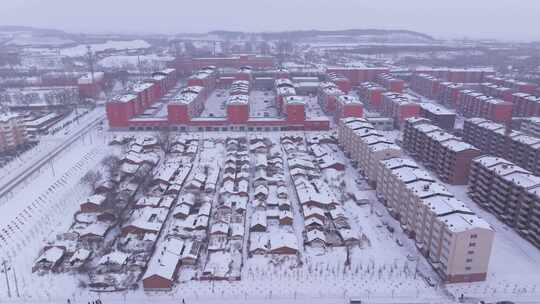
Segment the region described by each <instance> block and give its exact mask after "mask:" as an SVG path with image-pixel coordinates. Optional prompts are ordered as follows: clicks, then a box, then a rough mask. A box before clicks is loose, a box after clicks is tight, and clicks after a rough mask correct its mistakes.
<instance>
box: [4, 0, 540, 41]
mask: <svg viewBox="0 0 540 304" xmlns="http://www.w3.org/2000/svg"><path fill="white" fill-rule="evenodd" d="M464 7H466V8H467V9H464ZM0 8H3V9H1V10H0V20H1V21H0V22H1V23H2V25H20V26H32V27H40V28H51V29H59V30H64V31H67V32H71V33H77V32H86V33H141V34H150V33H162V34H175V33H205V32H208V31H212V30H232V31H245V32H261V31H286V30H310V29H321V30H334V29H336V30H340V29H352V28H360V29H366V28H377V29H406V30H412V31H418V32H422V33H426V34H429V35H432V36H434V37H436V38H464V37H467V38H474V39H500V40H521V41H524V40H528V41H533V40H540V32H538V31H535V30H534V29H535V28H539V27H540V19H538V18H537V16H538V15H540V1H533V0H522V1H519V2H518V3H516V2H515V1H512V0H497V1H489V0H477V1H465V0H454V1H446V2H439V1H429V0H409V1H407V2H406V3H402V2H396V1H392V0H377V1H355V0H341V1H329V0H314V1H305V0H303V1H301V0H289V1H283V0H274V1H268V0H260V1H248V0H232V1H227V2H221V1H220V2H216V1H210V0H199V1H196V2H191V3H178V1H173V0H158V1H155V2H147V1H142V0H131V1H126V0H118V1H105V0H94V1H84V2H80V1H69V0H48V1H40V0H13V1H6V2H5V3H2V4H0ZM508 21H511V22H508Z"/></svg>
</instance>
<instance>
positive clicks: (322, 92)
mask: <svg viewBox="0 0 540 304" xmlns="http://www.w3.org/2000/svg"><path fill="white" fill-rule="evenodd" d="M344 94H345V93H344V92H343V91H342V90H341V89H339V88H338V87H337V86H336V84H335V83H333V82H329V81H323V82H321V83H320V84H319V103H320V105H321V108H322V109H323V110H324V111H325V112H327V113H329V112H330V113H331V112H334V111H335V110H336V108H337V98H338V97H339V96H341V95H344Z"/></svg>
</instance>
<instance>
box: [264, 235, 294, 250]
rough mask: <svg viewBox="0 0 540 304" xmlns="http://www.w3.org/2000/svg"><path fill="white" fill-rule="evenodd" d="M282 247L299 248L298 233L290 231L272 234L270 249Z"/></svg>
mask: <svg viewBox="0 0 540 304" xmlns="http://www.w3.org/2000/svg"><path fill="white" fill-rule="evenodd" d="M280 248H290V249H294V250H298V239H297V238H296V235H294V234H293V233H289V232H281V231H280V232H273V233H271V234H270V250H276V249H280Z"/></svg>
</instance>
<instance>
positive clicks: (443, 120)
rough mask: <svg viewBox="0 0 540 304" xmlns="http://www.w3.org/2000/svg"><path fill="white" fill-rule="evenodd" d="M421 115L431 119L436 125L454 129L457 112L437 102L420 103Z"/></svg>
mask: <svg viewBox="0 0 540 304" xmlns="http://www.w3.org/2000/svg"><path fill="white" fill-rule="evenodd" d="M420 116H421V117H425V118H427V119H429V120H431V121H432V122H433V124H434V125H436V126H438V127H440V128H443V129H446V130H452V129H454V124H455V123H456V113H455V112H454V111H452V110H449V109H447V108H445V107H443V106H441V105H439V104H436V103H430V102H422V103H420Z"/></svg>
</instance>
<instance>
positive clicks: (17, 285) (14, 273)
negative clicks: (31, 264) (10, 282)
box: [12, 266, 21, 298]
mask: <svg viewBox="0 0 540 304" xmlns="http://www.w3.org/2000/svg"><path fill="white" fill-rule="evenodd" d="M12 268H13V266H12ZM13 279H14V280H15V291H16V292H17V297H18V298H20V297H21V294H20V293H19V284H18V283H17V272H16V271H15V268H13Z"/></svg>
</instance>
